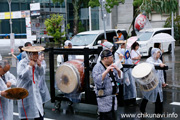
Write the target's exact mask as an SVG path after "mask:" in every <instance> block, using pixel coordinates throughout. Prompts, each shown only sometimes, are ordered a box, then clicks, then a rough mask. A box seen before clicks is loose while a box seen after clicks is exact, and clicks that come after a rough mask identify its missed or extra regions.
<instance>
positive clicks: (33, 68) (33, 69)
mask: <svg viewBox="0 0 180 120" xmlns="http://www.w3.org/2000/svg"><path fill="white" fill-rule="evenodd" d="M34 71H35V67H34V66H33V67H32V74H33V83H34V84H35V81H34Z"/></svg>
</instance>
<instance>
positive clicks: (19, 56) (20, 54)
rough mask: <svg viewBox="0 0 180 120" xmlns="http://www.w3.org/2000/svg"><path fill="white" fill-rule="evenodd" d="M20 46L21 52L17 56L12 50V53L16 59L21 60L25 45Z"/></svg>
mask: <svg viewBox="0 0 180 120" xmlns="http://www.w3.org/2000/svg"><path fill="white" fill-rule="evenodd" d="M18 48H19V52H20V53H19V55H17V56H15V55H14V52H11V54H12V56H13V57H14V58H16V60H19V61H20V60H21V56H22V52H23V50H22V48H23V46H19V47H18Z"/></svg>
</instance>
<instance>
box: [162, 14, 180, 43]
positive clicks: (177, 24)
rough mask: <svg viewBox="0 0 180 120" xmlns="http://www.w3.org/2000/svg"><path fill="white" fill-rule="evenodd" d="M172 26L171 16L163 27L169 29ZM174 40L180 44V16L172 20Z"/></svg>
mask: <svg viewBox="0 0 180 120" xmlns="http://www.w3.org/2000/svg"><path fill="white" fill-rule="evenodd" d="M171 25H172V20H171V16H170V17H168V18H167V20H166V22H165V25H164V27H167V28H170V27H171ZM174 38H175V39H176V40H178V41H179V42H180V16H177V17H176V18H174Z"/></svg>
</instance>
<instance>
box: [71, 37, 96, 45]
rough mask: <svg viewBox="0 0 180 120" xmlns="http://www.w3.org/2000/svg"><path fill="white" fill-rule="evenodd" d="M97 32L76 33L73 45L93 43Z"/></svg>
mask: <svg viewBox="0 0 180 120" xmlns="http://www.w3.org/2000/svg"><path fill="white" fill-rule="evenodd" d="M96 36H97V34H80V35H75V36H74V37H73V38H72V40H71V42H72V44H73V46H85V45H89V44H91V43H92V42H93V41H94V39H95V37H96Z"/></svg>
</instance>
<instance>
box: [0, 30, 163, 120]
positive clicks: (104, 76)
mask: <svg viewBox="0 0 180 120" xmlns="http://www.w3.org/2000/svg"><path fill="white" fill-rule="evenodd" d="M117 34H118V36H115V37H114V38H113V42H114V43H110V42H109V41H108V40H105V39H104V40H102V42H101V45H102V46H103V50H102V52H101V53H100V55H99V58H98V60H97V64H96V65H95V66H94V68H93V71H92V76H93V81H94V85H95V93H96V97H97V104H98V112H99V114H100V120H114V119H115V118H116V115H115V113H116V110H117V106H118V104H121V103H122V99H123V101H124V105H126V106H137V103H136V97H137V91H136V83H135V78H134V77H133V76H132V68H123V64H131V65H132V64H136V65H137V64H139V62H140V60H141V55H140V52H139V51H138V49H139V44H138V42H134V43H133V45H132V46H131V50H127V49H126V43H127V42H126V40H124V39H125V38H124V36H123V34H122V33H121V31H117ZM64 48H72V43H71V41H65V46H64ZM114 48H115V49H114ZM114 50H116V51H114ZM19 52H20V54H19V55H18V56H15V55H14V53H13V52H12V53H11V54H12V56H13V57H14V58H16V59H17V60H18V61H19V62H18V65H17V78H16V77H15V76H14V75H13V74H11V73H10V72H9V69H10V67H9V68H7V63H6V64H4V66H3V64H0V66H1V67H0V104H1V106H2V107H1V109H0V119H2V120H12V119H13V102H12V100H9V99H7V98H5V97H3V96H6V95H7V93H6V91H5V90H7V89H10V88H11V87H20V88H25V89H26V90H28V92H29V95H28V97H27V98H24V99H23V100H18V111H19V118H20V119H21V120H25V119H27V118H29V119H35V120H43V116H44V104H45V103H46V102H48V101H49V100H50V99H51V98H50V94H49V90H48V88H47V85H46V82H45V73H46V71H45V70H46V62H45V60H44V53H42V52H40V51H37V50H35V49H33V46H32V44H31V43H29V42H27V43H25V46H24V47H23V46H20V47H19ZM162 52H163V51H161V49H160V44H158V45H157V44H156V45H155V46H154V48H153V49H152V51H151V57H149V58H148V59H147V61H146V62H148V63H150V64H152V65H158V66H160V67H164V66H165V64H164V63H163V62H162V60H161V59H160V57H161V56H162ZM59 57H61V59H62V62H64V61H66V60H65V58H68V60H73V59H76V56H75V55H68V57H67V56H64V55H61V56H59ZM1 61H3V60H1ZM2 63H3V62H2ZM155 71H156V72H155V73H156V75H157V76H158V77H157V78H158V81H159V83H158V86H157V87H156V88H155V89H153V90H151V91H147V92H144V91H142V94H143V96H144V98H143V100H142V102H141V104H140V111H141V112H142V113H145V112H146V105H147V103H148V101H151V102H154V103H155V113H160V114H162V111H163V93H162V87H165V86H166V84H165V80H164V74H165V72H163V71H162V70H155ZM118 94H120V95H119V96H121V97H120V98H117V96H118ZM65 96H66V97H68V98H69V99H72V96H75V99H77V98H79V97H78V96H79V93H72V94H67V95H65ZM1 113H2V114H1Z"/></svg>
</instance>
